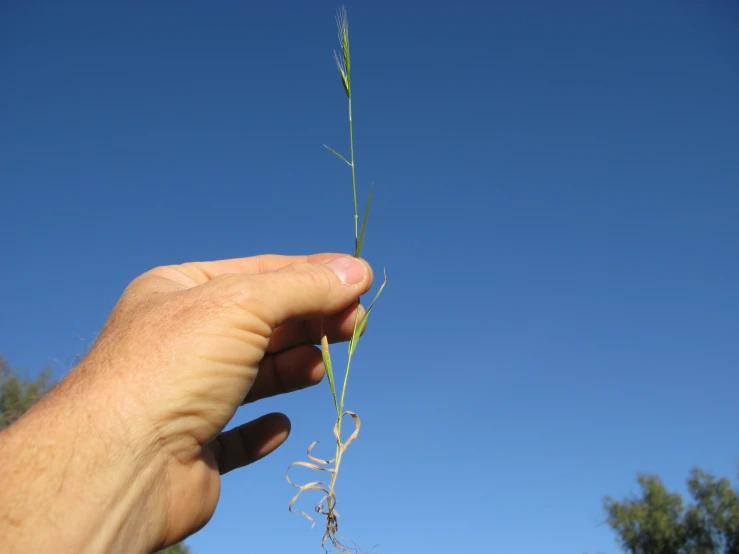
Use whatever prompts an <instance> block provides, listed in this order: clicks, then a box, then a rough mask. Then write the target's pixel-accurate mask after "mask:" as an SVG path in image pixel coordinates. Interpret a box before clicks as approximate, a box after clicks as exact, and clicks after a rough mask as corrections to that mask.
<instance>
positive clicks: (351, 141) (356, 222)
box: [349, 89, 359, 252]
mask: <svg viewBox="0 0 739 554" xmlns="http://www.w3.org/2000/svg"><path fill="white" fill-rule="evenodd" d="M349 157H350V158H351V162H350V163H349V165H350V166H351V168H352V193H353V194H354V251H355V252H356V250H357V245H358V243H359V211H358V210H357V179H356V176H355V173H354V124H353V122H352V98H351V89H350V92H349Z"/></svg>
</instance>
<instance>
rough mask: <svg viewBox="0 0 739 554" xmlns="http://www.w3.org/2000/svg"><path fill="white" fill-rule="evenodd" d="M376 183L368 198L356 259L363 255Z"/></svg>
mask: <svg viewBox="0 0 739 554" xmlns="http://www.w3.org/2000/svg"><path fill="white" fill-rule="evenodd" d="M374 186H375V185H374V183H373V184H372V186H371V187H370V191H369V195H368V196H367V206H365V208H364V217H362V230H361V231H360V232H359V239H358V240H357V252H356V254H354V256H355V257H357V258H359V256H360V255H361V254H362V246H363V245H364V231H365V229H367V217H368V216H369V209H370V203H371V202H372V189H373V188H374Z"/></svg>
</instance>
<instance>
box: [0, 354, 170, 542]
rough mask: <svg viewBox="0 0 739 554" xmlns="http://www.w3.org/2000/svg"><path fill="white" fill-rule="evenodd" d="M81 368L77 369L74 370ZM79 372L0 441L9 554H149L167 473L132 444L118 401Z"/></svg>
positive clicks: (162, 515) (3, 527) (0, 526)
mask: <svg viewBox="0 0 739 554" xmlns="http://www.w3.org/2000/svg"><path fill="white" fill-rule="evenodd" d="M78 370H79V371H78ZM83 372H84V368H77V369H76V370H75V371H74V372H72V374H71V375H70V376H69V377H68V378H67V379H65V380H64V381H62V383H60V384H59V386H58V387H57V389H56V390H54V391H52V392H51V393H50V394H49V396H48V397H47V398H45V399H43V400H42V401H41V402H40V403H39V404H38V405H37V406H35V407H34V408H33V409H32V410H31V411H30V412H29V413H28V414H26V416H25V417H23V418H22V419H21V420H20V421H18V422H17V423H16V424H15V425H13V426H11V427H10V428H9V429H8V430H6V431H5V432H3V433H2V434H0V482H2V483H3V487H2V490H0V544H2V545H3V551H4V552H8V553H13V552H149V551H151V550H152V549H153V548H154V547H156V546H157V545H158V544H159V543H160V542H161V535H162V534H163V533H162V531H161V530H162V529H163V528H166V512H167V510H166V490H165V487H166V475H165V467H164V465H163V464H158V458H157V456H156V455H155V453H154V452H153V449H152V448H142V445H141V444H140V443H139V442H138V441H137V440H134V439H132V437H134V434H133V430H131V429H129V428H128V425H129V422H127V421H126V417H125V415H126V412H127V409H126V402H125V401H123V402H121V399H117V401H116V399H115V398H114V397H113V391H112V390H110V389H108V388H106V387H105V385H104V384H101V385H100V386H99V387H98V385H97V384H96V385H95V390H94V391H93V390H92V386H91V385H92V384H93V383H94V380H92V379H84V378H79V377H80V374H81V373H83Z"/></svg>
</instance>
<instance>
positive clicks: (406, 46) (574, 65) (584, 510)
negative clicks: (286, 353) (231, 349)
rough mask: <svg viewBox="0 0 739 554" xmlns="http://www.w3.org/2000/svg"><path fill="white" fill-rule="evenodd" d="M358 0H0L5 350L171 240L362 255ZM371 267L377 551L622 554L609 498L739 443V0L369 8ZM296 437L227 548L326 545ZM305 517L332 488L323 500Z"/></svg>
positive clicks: (252, 411) (315, 407)
mask: <svg viewBox="0 0 739 554" xmlns="http://www.w3.org/2000/svg"><path fill="white" fill-rule="evenodd" d="M337 7H338V3H335V2H327V1H324V0H316V1H311V2H304V1H301V2H298V1H294V0H293V1H285V2H269V3H266V2H259V3H256V2H237V1H233V0H231V1H225V0H222V1H208V2H206V1H204V0H203V1H177V2H174V1H172V2H163V1H153V2H144V1H143V0H140V1H138V0H137V1H132V2H122V1H121V2H89V3H81V2H77V1H71V0H70V1H65V2H58V1H54V2H51V1H49V2H41V1H40V2H33V3H30V2H29V3H21V2H14V3H7V2H5V3H3V4H2V5H1V6H0V74H2V86H1V87H0V137H1V138H0V143H1V144H2V146H1V147H0V191H1V194H0V207H1V208H2V212H1V213H2V220H1V224H0V225H1V233H0V253H1V254H2V257H1V258H0V267H1V270H0V313H2V318H1V320H0V352H2V353H4V354H5V355H6V356H7V357H8V358H9V360H10V361H11V363H12V364H14V365H17V366H26V367H28V368H31V369H32V370H33V371H36V370H38V369H39V368H41V367H42V366H44V365H45V364H48V363H52V364H54V367H55V372H56V375H57V376H61V375H62V374H64V373H65V372H66V371H68V369H69V361H70V359H71V358H72V357H73V356H74V355H75V354H77V353H79V352H81V351H82V350H84V348H85V346H86V345H87V344H88V343H89V342H90V341H92V340H93V339H94V337H95V334H96V332H97V331H98V330H99V329H100V327H101V326H102V324H103V322H104V320H105V318H106V316H107V314H108V313H109V310H110V309H111V308H112V306H113V304H114V303H115V301H116V300H117V298H118V297H119V295H120V293H121V292H122V290H123V288H124V287H125V285H126V284H127V283H128V282H129V281H130V280H131V279H133V278H134V277H135V276H136V275H138V274H140V273H142V272H144V271H146V270H147V269H149V268H151V267H153V266H156V265H159V264H166V263H177V262H184V261H189V260H203V259H217V258H223V257H236V256H247V255H254V254H260V253H269V252H276V253H307V252H316V251H327V250H341V251H349V250H351V247H352V243H353V237H352V235H353V228H352V216H351V211H352V208H351V189H350V185H349V182H348V174H347V168H346V166H344V165H342V164H341V162H340V161H338V160H337V159H336V158H334V157H333V156H331V155H330V154H329V153H328V152H326V151H325V150H323V149H322V146H321V145H322V144H323V143H324V142H325V143H328V144H330V145H331V146H333V147H334V148H336V149H339V150H341V151H346V150H347V129H346V104H345V102H346V100H345V97H344V95H343V91H342V89H341V85H340V83H339V79H338V76H337V74H336V68H335V67H334V62H333V59H332V49H333V48H334V47H335V31H334V21H333V17H334V11H335V9H336V8H337ZM347 8H348V11H349V21H350V32H351V38H352V53H353V58H352V61H353V87H354V96H355V110H354V116H355V136H356V151H357V171H358V178H359V183H360V196H361V198H364V197H365V195H366V193H367V190H368V186H369V183H370V181H374V182H375V196H374V202H373V212H372V215H371V218H370V223H369V229H368V232H367V241H366V250H365V253H366V257H367V258H368V259H369V260H370V262H371V263H373V265H374V267H375V268H376V270H377V271H378V273H379V272H381V271H382V268H383V267H386V268H387V272H388V278H389V284H388V288H387V290H386V293H385V294H384V296H383V298H382V299H381V302H380V303H379V304H378V306H377V308H376V312H375V313H374V316H373V320H372V321H371V329H370V332H369V333H368V334H367V336H366V337H365V339H364V341H363V343H362V345H361V346H360V350H359V352H358V354H357V358H356V361H355V365H354V367H353V374H352V379H351V382H350V386H349V392H348V400H347V407H348V408H350V409H353V410H355V411H356V412H358V413H359V414H360V415H361V417H362V421H363V428H362V434H361V435H360V438H359V440H358V441H357V442H356V443H355V444H354V445H353V446H352V447H351V448H350V449H349V451H348V453H347V457H346V458H345V464H344V465H343V466H342V475H341V477H340V479H339V485H338V486H339V488H338V494H339V502H340V507H341V512H342V515H343V516H344V521H343V525H344V532H345V533H346V535H348V536H349V537H351V538H352V539H355V540H356V541H357V542H358V543H359V544H360V545H361V546H363V547H365V548H366V549H370V548H371V547H372V546H373V545H376V544H377V545H379V546H377V547H376V548H375V549H374V550H375V551H376V552H377V553H378V554H395V553H403V554H406V553H409V552H419V553H423V554H441V553H444V554H448V553H457V552H491V553H496V554H497V553H500V554H541V553H547V554H581V553H583V552H590V553H594V552H596V551H602V552H605V553H607V554H611V553H615V552H617V551H618V549H617V546H616V545H615V543H614V539H613V536H612V534H611V532H610V531H609V529H608V528H607V527H606V526H605V525H603V524H602V520H603V514H602V511H601V499H602V497H603V496H604V495H607V494H611V495H614V496H617V497H619V496H623V495H626V494H629V493H632V492H635V491H636V485H635V478H636V475H637V472H655V473H659V474H660V475H661V476H663V478H664V479H665V481H666V483H667V484H668V485H669V486H670V487H671V488H674V489H677V490H683V483H684V479H685V477H686V476H687V473H688V471H689V469H690V468H691V467H692V466H693V465H700V466H702V467H704V468H705V469H707V470H710V471H714V472H716V473H718V474H720V475H724V476H728V477H732V478H733V477H734V476H736V474H737V467H739V436H738V435H737V431H736V427H737V425H736V423H737V419H738V418H739V403H737V401H736V398H737V390H738V388H739V375H738V370H739V338H738V337H739V256H738V255H737V250H738V248H739V216H738V211H739V71H737V68H739V9H738V8H737V4H736V3H735V2H729V1H706V2H698V1H687V0H673V1H670V2H667V1H653V2H644V1H635V0H628V1H622V2H593V1H592V0H587V1H586V0H567V1H563V2H551V1H540V2H530V1H521V2H463V1H462V2H428V1H427V2H419V1H413V2H391V1H388V0H377V1H373V2H368V1H359V0H348V3H347ZM272 410H281V411H284V412H285V413H287V414H288V415H289V416H290V417H291V419H292V421H293V434H292V436H291V437H290V439H289V440H288V442H287V443H286V445H285V446H284V447H282V448H281V449H280V450H279V451H278V452H277V453H275V454H274V455H273V456H271V457H270V458H268V459H266V460H264V461H262V462H259V463H258V464H256V465H255V466H254V467H251V468H249V469H246V470H242V471H240V472H236V473H233V474H230V475H228V476H226V477H225V479H224V487H223V494H222V499H221V503H220V505H219V508H218V511H217V512H216V515H215V517H214V519H213V520H212V522H211V523H210V525H208V526H207V527H206V528H205V529H204V530H202V531H201V532H199V533H198V534H196V535H195V536H194V537H192V538H191V540H190V541H189V544H190V545H191V546H192V547H193V548H194V550H195V551H196V552H198V553H199V554H220V553H223V552H255V553H256V552H258V553H260V554H270V553H275V554H276V553H285V552H320V547H319V544H318V543H319V541H320V535H321V533H320V531H319V530H318V529H317V528H316V529H313V530H311V529H310V526H309V525H308V524H307V523H306V522H305V521H304V520H302V519H301V518H299V517H298V516H293V515H291V514H289V513H288V511H287V503H288V501H289V499H290V498H291V496H292V494H293V489H291V488H290V487H289V485H288V484H287V483H286V482H285V480H284V472H285V469H286V467H287V465H288V464H289V463H290V462H291V461H294V460H297V459H300V458H301V457H302V456H303V453H304V449H305V448H306V447H307V446H308V444H309V443H310V442H311V441H313V440H314V439H321V440H322V441H323V442H324V444H329V443H330V438H331V435H330V430H331V426H332V423H333V422H332V405H331V400H330V394H329V390H328V385H327V384H326V383H325V382H324V383H322V384H321V385H320V386H318V387H316V388H314V389H312V390H310V391H302V392H300V393H297V394H293V395H290V396H286V397H281V398H277V399H273V400H270V401H265V402H262V403H260V404H258V405H251V406H249V407H246V408H243V409H242V410H241V411H240V412H239V414H238V415H237V418H236V420H235V421H234V423H240V422H243V421H246V420H247V419H250V418H253V417H256V416H258V415H260V414H262V413H264V412H267V411H272ZM305 507H308V508H309V507H310V505H307V504H306V505H305Z"/></svg>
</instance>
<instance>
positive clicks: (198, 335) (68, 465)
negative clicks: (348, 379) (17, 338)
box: [0, 254, 373, 554]
mask: <svg viewBox="0 0 739 554" xmlns="http://www.w3.org/2000/svg"><path fill="white" fill-rule="evenodd" d="M372 279H373V275H372V270H371V268H370V266H369V265H368V264H367V263H366V262H364V261H363V260H356V259H354V258H352V257H349V256H345V255H340V254H317V255H312V256H273V255H269V256H257V257H252V258H240V259H232V260H221V261H215V262H202V263H189V264H183V265H177V266H165V267H159V268H156V269H153V270H151V271H149V272H147V273H145V274H143V275H141V276H140V277H138V278H137V279H135V280H134V281H133V282H132V283H131V284H130V285H129V286H128V287H127V289H126V290H125V292H124V293H123V295H122V296H121V299H120V300H119V302H118V303H117V305H116V306H115V308H114V309H113V311H112V312H111V314H110V317H109V319H108V321H107V322H106V324H105V326H104V328H103V330H102V331H101V333H100V336H99V338H98V340H97V341H96V342H95V344H94V345H93V347H92V349H91V350H90V352H89V354H88V355H87V356H86V357H85V359H84V360H83V361H82V362H81V363H80V364H79V365H78V366H77V367H76V368H75V369H74V370H73V371H71V372H70V373H69V375H68V376H67V377H66V378H65V379H63V380H62V381H61V382H60V383H59V385H58V386H57V387H56V388H55V389H54V390H53V391H52V392H51V393H49V394H48V395H47V396H46V397H45V398H44V399H43V400H42V401H41V402H39V403H38V404H37V405H36V406H34V407H33V408H32V409H31V410H30V411H29V412H28V413H27V414H26V415H25V416H24V417H22V418H21V419H20V420H19V421H17V422H16V423H15V424H13V425H11V426H10V427H9V428H8V429H7V430H6V431H4V432H3V433H0V545H1V546H2V548H1V549H2V552H3V553H5V554H15V553H28V552H80V553H98V552H106V553H107V552H110V553H117V552H120V553H124V552H125V553H148V552H154V551H156V550H158V549H160V548H162V547H164V546H167V545H170V544H174V543H176V542H178V541H180V540H182V539H183V538H185V537H187V536H188V535H190V534H192V533H194V532H195V531H197V530H198V529H200V528H201V527H202V526H204V525H205V524H206V523H207V522H208V521H209V519H210V518H211V517H212V515H213V513H214V511H215V507H216V503H217V502H218V496H219V492H220V475H221V474H223V473H226V472H228V471H231V470H233V469H237V468H240V467H243V466H245V465H248V464H250V463H252V462H254V461H256V460H258V459H260V458H262V457H264V456H266V455H267V454H269V453H270V452H272V451H273V450H274V449H275V448H277V447H278V446H280V444H282V443H283V442H284V441H285V439H286V438H287V436H288V434H289V432H290V422H289V420H288V419H287V417H286V416H284V415H282V414H267V415H265V416H262V417H260V418H258V419H256V420H254V421H251V422H249V423H246V424H245V425H242V426H241V427H238V428H236V429H232V430H229V431H228V432H226V433H222V431H223V429H224V428H225V427H226V425H227V424H228V422H229V421H230V419H231V418H232V416H233V415H234V413H235V412H236V409H237V408H238V407H239V406H240V405H241V404H243V403H245V402H253V401H256V400H259V399H260V398H264V397H268V396H272V395H275V394H281V393H284V392H289V391H292V390H298V389H302V388H305V387H308V386H311V385H315V384H316V383H318V382H320V380H321V379H322V378H323V375H324V368H323V363H322V361H321V353H320V350H319V349H318V348H316V347H315V346H314V345H315V344H316V343H318V342H319V341H320V333H321V321H322V320H323V326H324V327H323V328H324V331H325V332H326V334H327V335H328V337H329V340H330V341H331V342H336V341H345V340H348V339H349V338H350V337H351V333H352V330H353V326H354V322H355V313H356V309H357V308H356V306H357V304H356V302H357V298H359V297H360V296H361V295H362V294H364V293H365V292H367V291H368V290H369V288H370V286H371V284H372Z"/></svg>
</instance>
